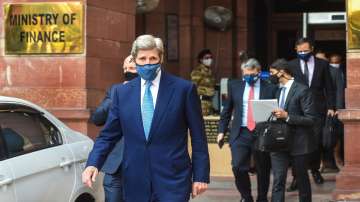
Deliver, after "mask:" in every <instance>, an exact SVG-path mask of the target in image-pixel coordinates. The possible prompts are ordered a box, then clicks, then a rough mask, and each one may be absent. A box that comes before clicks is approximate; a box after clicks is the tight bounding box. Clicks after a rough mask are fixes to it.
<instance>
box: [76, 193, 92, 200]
mask: <svg viewBox="0 0 360 202" xmlns="http://www.w3.org/2000/svg"><path fill="white" fill-rule="evenodd" d="M75 202H95V198H94V197H93V196H91V194H88V193H84V194H81V195H80V196H79V197H78V198H77V199H76V200H75Z"/></svg>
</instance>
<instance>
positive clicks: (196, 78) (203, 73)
mask: <svg viewBox="0 0 360 202" xmlns="http://www.w3.org/2000/svg"><path fill="white" fill-rule="evenodd" d="M197 59H198V62H199V65H198V66H197V67H196V68H195V69H194V70H193V71H192V72H191V80H192V81H193V82H194V83H195V84H196V85H197V90H198V94H199V96H200V100H201V109H202V113H203V115H204V116H207V115H210V114H211V113H212V111H213V107H212V97H213V96H214V93H215V78H214V76H213V75H212V72H211V69H210V66H211V64H212V63H213V54H212V53H211V51H210V50H209V49H204V50H202V51H200V53H199V54H198V57H197Z"/></svg>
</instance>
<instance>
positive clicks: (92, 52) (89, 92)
mask: <svg viewBox="0 0 360 202" xmlns="http://www.w3.org/2000/svg"><path fill="white" fill-rule="evenodd" d="M45 1H46V0H45ZM21 2H24V1H22V0H0V5H3V3H21ZM26 2H27V3H29V2H37V1H36V0H29V1H26ZM48 2H54V1H48ZM83 2H84V5H85V6H84V8H85V9H84V12H85V13H84V14H85V15H84V16H85V18H84V20H85V22H84V26H85V28H84V30H85V34H84V37H85V39H84V41H85V47H86V48H85V52H84V54H76V55H51V54H49V55H21V56H7V55H5V53H4V30H3V26H0V94H1V95H7V96H14V97H19V98H23V99H26V100H29V101H32V102H34V103H36V104H38V105H40V106H42V107H44V108H46V109H48V110H49V111H50V112H52V113H53V114H54V115H55V116H57V117H58V118H60V119H61V120H62V121H64V122H65V123H66V124H67V125H68V126H70V127H71V128H73V129H75V130H78V131H80V132H83V133H85V134H88V135H90V136H92V137H94V136H95V135H96V134H97V132H98V130H99V129H98V128H96V127H95V126H93V125H92V124H89V122H88V118H89V116H90V109H92V108H94V107H96V106H97V105H98V104H99V103H100V101H101V100H102V99H103V97H104V93H105V90H106V89H107V88H108V87H110V86H111V85H112V84H114V83H116V82H120V81H121V80H122V70H121V68H122V61H123V60H124V58H125V57H126V56H127V55H129V53H130V48H131V43H132V41H133V40H134V38H135V1H134V0H122V1H114V0H102V1H99V0H87V1H83ZM3 10H4V9H3V8H1V9H0V24H3V23H4V17H3V16H4V14H3Z"/></svg>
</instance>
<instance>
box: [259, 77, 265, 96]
mask: <svg viewBox="0 0 360 202" xmlns="http://www.w3.org/2000/svg"><path fill="white" fill-rule="evenodd" d="M265 87H266V83H265V81H263V80H261V81H260V95H259V99H263V98H264V97H265V95H266V94H265V93H266V89H265Z"/></svg>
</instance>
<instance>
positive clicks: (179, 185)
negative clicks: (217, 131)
mask: <svg viewBox="0 0 360 202" xmlns="http://www.w3.org/2000/svg"><path fill="white" fill-rule="evenodd" d="M140 92H141V87H140V78H136V79H133V80H132V81H130V82H128V83H127V84H124V85H121V86H117V87H116V91H115V97H114V100H113V104H112V108H111V110H110V113H109V117H108V119H107V121H106V124H105V127H104V129H103V130H102V131H101V133H100V135H99V136H98V137H97V140H96V142H95V145H94V148H93V150H92V153H91V155H90V157H89V159H88V163H87V165H88V166H95V167H97V168H101V167H102V165H103V163H104V161H105V159H106V156H107V155H108V153H109V152H110V151H111V150H112V148H113V147H114V146H115V144H116V142H117V141H118V140H119V139H120V138H121V137H123V136H124V141H125V143H124V145H125V150H124V159H123V167H122V169H123V177H124V197H125V200H126V201H127V202H148V201H149V200H150V199H151V197H153V196H154V195H156V197H157V198H159V199H160V200H161V201H172V202H184V201H188V199H189V196H190V192H191V184H192V181H195V182H206V183H208V182H209V172H210V165H209V164H210V163H209V154H208V147H207V140H206V136H205V131H204V122H203V117H202V115H201V106H200V100H199V97H198V95H197V92H196V86H195V85H194V84H192V83H191V82H189V81H186V80H183V79H180V78H178V77H175V76H172V75H170V74H167V73H166V72H164V71H162V73H161V79H160V86H159V92H158V97H157V103H156V108H155V112H154V117H153V121H152V126H151V129H150V134H149V139H148V140H146V139H145V135H144V129H143V124H142V117H141V106H140V99H141V98H140V97H141V95H140ZM120 103H121V104H120ZM188 130H190V137H191V146H192V160H190V157H189V153H188Z"/></svg>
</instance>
